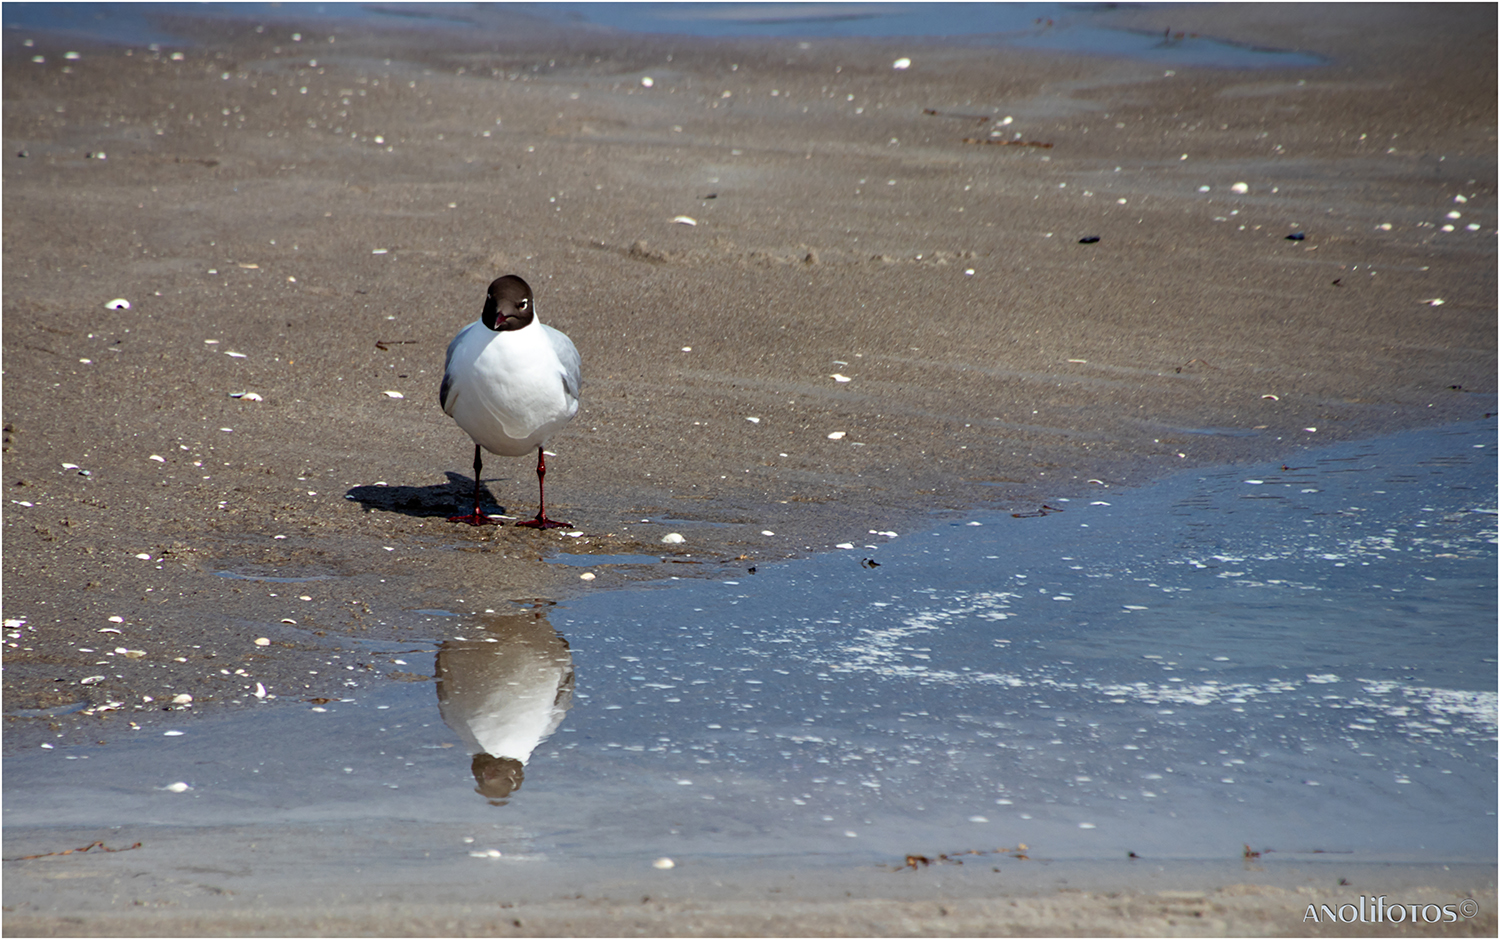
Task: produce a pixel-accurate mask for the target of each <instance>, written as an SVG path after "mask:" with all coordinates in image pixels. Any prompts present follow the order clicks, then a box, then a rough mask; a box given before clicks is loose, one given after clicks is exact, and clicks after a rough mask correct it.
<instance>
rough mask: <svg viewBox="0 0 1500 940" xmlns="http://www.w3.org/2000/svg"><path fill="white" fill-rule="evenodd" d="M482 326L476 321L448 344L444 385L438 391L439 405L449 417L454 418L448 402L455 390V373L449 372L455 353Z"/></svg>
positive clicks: (451, 406) (444, 361)
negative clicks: (477, 327)
mask: <svg viewBox="0 0 1500 940" xmlns="http://www.w3.org/2000/svg"><path fill="white" fill-rule="evenodd" d="M482 325H483V324H481V323H480V322H479V321H477V320H476V321H474V322H473V323H470V324H469V325H468V326H466V327H464V328H463V329H461V330H459V331H458V335H457V336H455V337H453V342H451V343H449V344H448V353H447V355H446V356H444V357H443V384H442V386H441V387H440V388H439V389H438V404H440V405H442V406H443V412H444V413H445V414H447V415H448V416H449V417H452V416H453V403H452V402H450V401H449V400H448V393H449V391H451V390H452V389H453V373H452V372H451V371H449V370H450V369H451V368H452V366H453V351H454V350H455V349H457V348H458V344H459V343H461V342H463V340H464V337H465V336H466V335H468V332H469V331H470V330H472V329H474V327H476V326H482Z"/></svg>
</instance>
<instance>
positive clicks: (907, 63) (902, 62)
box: [891, 56, 911, 72]
mask: <svg viewBox="0 0 1500 940" xmlns="http://www.w3.org/2000/svg"><path fill="white" fill-rule="evenodd" d="M891 68H893V69H895V70H896V71H898V72H900V71H904V70H906V69H909V68H911V60H910V59H908V58H906V57H905V56H902V57H901V58H899V59H897V60H896V61H894V62H892V63H891Z"/></svg>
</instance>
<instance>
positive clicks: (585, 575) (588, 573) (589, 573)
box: [578, 571, 594, 581]
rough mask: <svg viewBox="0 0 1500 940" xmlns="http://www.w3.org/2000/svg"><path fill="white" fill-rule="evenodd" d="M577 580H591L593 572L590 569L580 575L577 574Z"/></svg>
mask: <svg viewBox="0 0 1500 940" xmlns="http://www.w3.org/2000/svg"><path fill="white" fill-rule="evenodd" d="M578 580H580V581H592V580H594V573H593V572H592V571H585V572H584V573H583V574H581V575H579V576H578Z"/></svg>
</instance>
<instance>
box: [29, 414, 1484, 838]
mask: <svg viewBox="0 0 1500 940" xmlns="http://www.w3.org/2000/svg"><path fill="white" fill-rule="evenodd" d="M1495 447H1496V434H1495V428H1494V425H1493V423H1492V422H1491V423H1474V424H1469V425H1460V426H1452V427H1448V428H1442V429H1436V430H1427V431H1419V432H1411V433H1404V434H1399V435H1394V436H1391V437H1387V438H1383V439H1379V440H1376V441H1370V442H1362V443H1354V444H1343V445H1337V446H1333V447H1328V448H1323V449H1312V450H1306V451H1302V452H1300V453H1298V454H1296V455H1295V456H1294V457H1292V458H1291V459H1290V463H1289V465H1288V466H1287V467H1282V466H1280V465H1274V466H1273V465H1259V466H1247V467H1237V468H1221V469H1217V470H1213V471H1210V472H1202V471H1196V472H1192V473H1187V474H1183V475H1179V476H1177V477H1174V478H1171V479H1169V480H1167V481H1165V482H1162V483H1160V484H1158V485H1155V486H1151V487H1147V488H1144V489H1140V490H1133V491H1116V490H1112V489H1106V488H1104V487H1100V488H1099V490H1098V493H1097V495H1095V496H1093V497H1092V498H1076V499H1073V500H1070V501H1065V500H1054V501H1049V502H1048V506H1050V507H1053V508H1054V509H1056V510H1059V511H1054V512H1048V513H1046V514H1045V515H1035V516H1032V517H1029V518H1015V517H1012V516H1010V515H1003V514H975V515H973V516H971V517H968V518H963V519H959V520H956V521H952V522H949V523H943V524H940V525H938V526H936V527H935V528H933V529H931V530H929V531H925V532H912V533H901V534H899V535H897V536H896V537H894V538H892V537H891V535H890V534H889V533H887V534H873V533H872V534H871V535H870V536H869V539H868V542H867V543H866V544H863V545H859V546H856V547H855V548H854V549H853V550H851V551H844V552H838V553H834V554H831V555H824V556H819V557H814V558H809V559H804V560H799V561H793V562H788V563H785V564H779V565H773V566H765V567H762V568H761V570H760V573H758V574H755V575H750V574H748V573H747V574H745V575H743V576H740V577H738V578H731V579H728V580H723V581H701V580H683V581H677V580H675V579H672V580H668V581H663V582H658V583H656V584H654V585H651V586H646V587H637V588H633V589H630V590H623V591H612V592H600V593H597V594H587V595H584V596H582V597H579V598H577V599H575V600H571V601H568V602H566V603H564V604H560V605H555V606H543V607H537V608H534V609H529V610H524V611H519V612H514V613H505V614H495V615H486V616H482V617H468V616H465V617H462V618H461V619H457V620H454V619H449V618H447V617H444V618H443V619H442V621H441V622H432V623H429V624H428V625H427V626H426V627H425V629H431V630H433V631H440V632H434V633H432V634H431V635H430V636H428V637H427V638H426V639H425V640H413V641H409V642H406V643H400V644H397V643H362V644H360V646H361V651H360V657H361V658H362V659H365V660H371V661H376V662H380V663H382V664H383V665H384V666H388V667H389V668H390V669H392V670H394V671H396V672H398V673H399V674H400V676H401V677H402V678H410V679H419V678H421V677H423V676H435V677H436V680H437V681H436V682H433V681H405V682H393V681H384V680H376V681H373V682H371V681H370V680H367V679H364V678H362V677H361V678H358V679H354V678H351V680H350V684H349V688H348V694H347V697H346V698H343V699H340V700H330V701H323V702H320V703H297V704H291V703H288V702H285V701H284V700H283V701H280V702H276V703H271V702H267V703H266V704H261V705H256V706H254V707H251V708H248V709H246V710H243V711H240V712H237V713H233V714H227V715H219V716H212V717H204V718H196V717H195V718H189V717H187V716H184V717H183V720H182V721H181V722H180V723H179V724H176V725H168V726H157V725H153V726H151V727H149V728H147V729H144V730H142V731H139V732H136V733H135V736H134V737H128V738H127V737H116V739H115V741H116V743H112V744H110V745H108V746H107V747H56V748H52V749H35V748H33V749H27V750H24V751H19V750H18V751H12V752H11V753H10V754H9V755H8V756H7V758H6V762H5V770H6V782H5V803H4V824H5V839H6V843H7V853H8V854H11V855H14V854H15V852H14V851H13V849H14V848H15V847H16V845H18V844H22V843H24V844H26V845H31V844H36V843H37V842H38V840H37V838H36V837H37V836H38V835H40V834H45V833H46V832H49V831H57V830H69V831H75V830H79V829H83V828H85V827H124V828H125V829H126V830H127V834H128V835H129V838H130V839H131V840H137V839H150V838H152V837H153V836H154V837H156V838H158V839H168V838H171V839H174V840H177V841H178V842H183V841H184V840H191V838H192V836H191V833H193V832H200V833H201V834H202V835H201V842H202V844H201V845H200V846H199V851H200V854H201V855H203V856H204V857H208V858H211V857H212V856H213V846H214V845H215V844H216V843H215V842H214V840H216V839H218V838H220V837H221V836H222V834H223V833H224V832H225V831H226V829H232V830H233V831H234V832H235V833H237V834H238V837H239V838H243V839H250V840H251V841H254V839H255V838H256V834H257V833H260V834H262V835H264V836H265V837H266V838H267V839H269V838H271V834H272V833H273V832H283V831H286V830H287V828H288V827H294V828H295V827H299V826H318V827H321V828H319V829H318V830H317V831H318V833H319V835H318V840H319V841H318V846H319V851H320V852H322V853H323V855H320V856H319V857H328V856H329V855H330V854H331V855H332V856H338V855H339V854H340V853H341V852H342V851H344V848H347V849H348V851H349V852H351V853H354V854H358V855H359V856H360V857H361V859H362V862H361V864H365V865H378V864H380V859H381V858H382V857H385V856H387V855H388V856H389V857H390V858H392V859H396V858H399V859H401V860H402V864H405V865H419V864H424V862H423V859H430V860H432V862H433V863H436V861H437V860H438V859H441V858H446V859H449V860H454V859H463V860H467V859H468V857H469V856H470V855H476V856H478V857H482V858H495V857H501V858H506V859H509V860H511V861H525V860H543V859H545V860H550V861H551V862H554V863H570V862H576V863H579V864H585V863H598V862H600V861H601V860H609V859H637V860H640V859H645V860H647V861H646V862H645V864H649V859H651V858H655V857H657V856H671V857H672V858H674V859H676V860H678V864H679V866H680V865H682V864H683V863H684V862H691V861H692V860H693V859H695V858H696V859H699V860H702V861H707V860H715V861H716V862H718V863H722V862H725V861H734V860H739V861H740V862H746V863H749V862H753V861H754V860H755V859H763V860H767V859H772V858H775V859H777V860H779V862H778V863H779V864H787V862H786V860H787V859H792V858H800V859H820V860H821V863H828V862H829V861H830V860H833V861H836V862H838V863H840V864H843V863H849V864H872V863H889V862H896V863H897V864H899V861H900V860H901V859H902V858H904V857H905V855H906V854H907V853H911V852H920V853H927V854H936V853H938V852H945V851H960V850H965V849H971V848H975V849H992V848H995V847H997V846H1014V845H1016V844H1017V843H1026V844H1027V845H1028V846H1029V847H1030V854H1031V855H1032V856H1033V857H1036V858H1042V857H1046V858H1053V859H1095V860H1098V859H1116V858H1120V859H1123V858H1124V857H1125V856H1126V853H1127V852H1135V853H1137V854H1139V855H1141V856H1144V857H1148V858H1177V859H1192V858H1201V859H1226V858H1237V857H1238V854H1239V852H1240V851H1241V846H1242V845H1244V844H1247V843H1248V844H1250V845H1251V846H1253V847H1254V848H1256V849H1261V850H1273V851H1274V853H1277V854H1276V855H1275V856H1274V857H1276V858H1286V859H1291V858H1300V859H1303V860H1309V859H1318V858H1334V857H1337V858H1342V859H1347V860H1349V861H1357V862H1380V861H1402V862H1413V863H1430V862H1450V861H1452V862H1473V863H1482V864H1492V863H1493V860H1494V857H1495V852H1496V839H1495V819H1494V812H1495V805H1496V771H1495V761H1496V743H1495V742H1496V691H1495V688H1496V685H1495V676H1496V666H1495V656H1496V641H1495V623H1496V605H1495V597H1496V515H1495V511H1496V493H1495V471H1496V451H1495ZM429 613H437V612H435V611H433V612H429ZM441 613H444V614H447V613H450V612H447V611H444V612H441ZM354 675H356V674H355V673H351V676H354ZM362 675H363V674H361V676H362ZM163 732H165V734H164V733H163ZM176 783H182V784H186V785H187V786H188V787H189V788H190V789H185V790H184V789H182V788H181V787H177V788H176V790H178V791H180V792H174V790H173V789H171V786H172V785H173V784H176ZM476 791H477V792H476ZM194 827H197V828H194ZM169 830H170V831H169ZM382 834H384V835H386V836H389V838H387V839H386V840H385V841H383V842H382V841H381V839H380V837H381V836H382ZM89 838H95V836H89ZM371 840H374V843H375V845H374V847H372V846H371ZM465 840H470V841H465ZM356 841H358V843H359V845H358V846H357V847H355V844H354V843H355V842H356ZM341 846H342V847H344V848H341ZM381 846H384V848H381ZM492 853H497V854H492ZM1268 857H1271V856H1268ZM240 863H241V864H245V865H250V866H252V867H253V866H254V864H255V863H254V861H253V860H250V861H246V860H245V859H243V858H242V859H241V860H240ZM267 864H269V862H267ZM455 864H456V862H455Z"/></svg>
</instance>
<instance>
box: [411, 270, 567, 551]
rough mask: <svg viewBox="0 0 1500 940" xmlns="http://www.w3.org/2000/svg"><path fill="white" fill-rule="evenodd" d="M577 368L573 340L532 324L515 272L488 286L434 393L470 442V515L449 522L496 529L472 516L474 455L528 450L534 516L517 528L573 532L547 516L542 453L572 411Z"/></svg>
mask: <svg viewBox="0 0 1500 940" xmlns="http://www.w3.org/2000/svg"><path fill="white" fill-rule="evenodd" d="M581 364H582V363H581V361H580V359H579V357H578V350H577V349H576V348H575V347H574V346H573V341H572V340H570V339H568V337H567V335H566V334H564V333H562V332H560V331H558V330H554V329H553V328H552V327H550V326H547V325H546V324H544V323H542V322H541V321H540V320H538V319H537V317H536V306H535V303H534V301H533V298H532V294H531V287H530V285H528V284H527V283H526V282H525V281H523V280H522V279H521V278H519V277H517V276H515V275H514V274H507V275H505V276H504V277H501V278H496V279H495V280H494V281H493V282H491V283H490V288H489V293H488V295H487V296H486V297H485V301H484V312H483V313H481V314H480V316H479V319H478V320H475V321H474V322H473V323H470V324H469V325H468V326H466V327H464V328H463V329H462V330H459V332H458V335H457V336H455V337H453V342H451V343H449V344H448V358H447V361H446V362H445V363H444V364H443V386H442V389H441V390H440V391H439V393H438V400H439V401H440V402H441V403H442V405H443V411H444V413H446V414H447V415H448V417H450V418H452V419H453V420H454V421H456V422H458V426H459V427H460V428H463V429H464V430H465V431H467V432H468V434H469V437H471V438H473V440H474V511H473V512H472V513H469V514H467V515H458V516H449V517H448V521H449V522H466V523H468V524H469V525H494V524H495V522H494V520H492V519H491V518H490V517H489V516H487V515H485V514H484V513H482V512H480V511H479V491H480V487H479V473H480V470H481V468H482V467H483V462H482V460H481V458H480V452H481V449H483V450H487V451H489V452H490V453H492V454H500V455H502V456H505V457H520V456H522V455H523V454H527V453H530V452H531V451H532V450H533V449H534V450H535V451H536V490H537V501H538V504H539V505H538V509H537V514H536V518H535V519H529V520H527V521H525V522H518V523H516V524H517V525H522V526H529V527H531V528H536V529H570V528H572V526H571V525H570V524H568V523H566V522H554V521H553V520H551V519H548V518H547V497H546V493H545V492H544V490H543V487H542V480H543V478H544V477H545V476H546V475H547V460H546V457H545V456H544V452H543V450H542V448H543V447H544V446H545V445H546V443H547V441H548V440H549V439H550V438H551V437H552V435H554V434H556V433H557V432H558V431H561V430H562V429H563V428H564V427H565V426H566V425H567V423H568V422H569V421H571V420H573V415H574V414H576V413H577V411H578V389H579V386H580V385H582V382H583V379H582V376H581V374H580V368H581Z"/></svg>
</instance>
